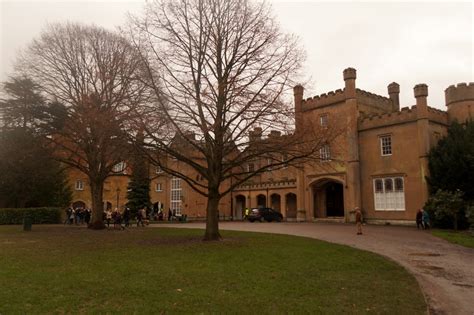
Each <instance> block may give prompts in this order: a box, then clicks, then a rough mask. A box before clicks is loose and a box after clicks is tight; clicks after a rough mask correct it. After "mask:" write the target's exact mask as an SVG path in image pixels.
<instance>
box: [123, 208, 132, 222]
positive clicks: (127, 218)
mask: <svg viewBox="0 0 474 315" xmlns="http://www.w3.org/2000/svg"><path fill="white" fill-rule="evenodd" d="M123 221H124V223H125V227H129V226H130V208H128V207H127V208H125V211H124V212H123Z"/></svg>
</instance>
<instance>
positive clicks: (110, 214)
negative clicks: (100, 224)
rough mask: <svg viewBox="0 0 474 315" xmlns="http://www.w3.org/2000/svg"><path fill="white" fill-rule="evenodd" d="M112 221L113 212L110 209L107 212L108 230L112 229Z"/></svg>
mask: <svg viewBox="0 0 474 315" xmlns="http://www.w3.org/2000/svg"><path fill="white" fill-rule="evenodd" d="M110 220H112V211H110V209H107V210H106V211H105V222H107V228H109V227H110Z"/></svg>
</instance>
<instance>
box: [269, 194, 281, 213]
mask: <svg viewBox="0 0 474 315" xmlns="http://www.w3.org/2000/svg"><path fill="white" fill-rule="evenodd" d="M270 208H273V209H274V210H276V211H279V212H281V198H280V195H279V194H272V195H271V196H270Z"/></svg>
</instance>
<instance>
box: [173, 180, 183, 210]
mask: <svg viewBox="0 0 474 315" xmlns="http://www.w3.org/2000/svg"><path fill="white" fill-rule="evenodd" d="M182 200H183V189H182V187H181V178H179V177H176V176H173V177H172V178H171V189H170V209H171V211H172V212H173V213H176V215H181V209H182Z"/></svg>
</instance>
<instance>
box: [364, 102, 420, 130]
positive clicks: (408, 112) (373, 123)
mask: <svg viewBox="0 0 474 315" xmlns="http://www.w3.org/2000/svg"><path fill="white" fill-rule="evenodd" d="M416 119H417V115H416V106H412V107H411V108H408V107H403V108H402V109H401V110H400V111H398V112H392V113H386V114H381V115H379V114H374V115H367V116H364V117H361V118H359V130H365V129H372V128H377V127H383V126H389V125H395V124H400V123H405V122H410V121H416Z"/></svg>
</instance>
